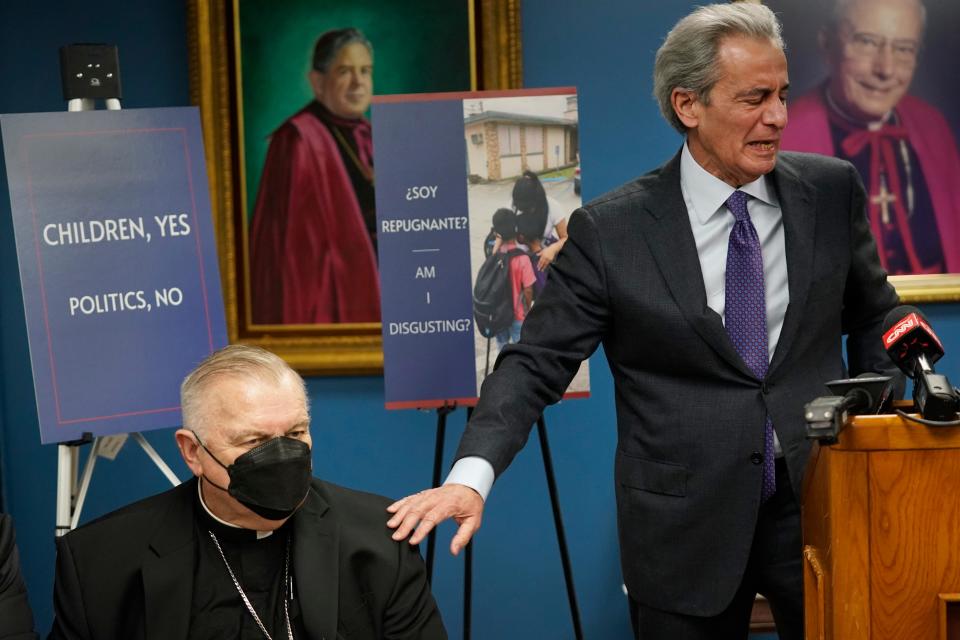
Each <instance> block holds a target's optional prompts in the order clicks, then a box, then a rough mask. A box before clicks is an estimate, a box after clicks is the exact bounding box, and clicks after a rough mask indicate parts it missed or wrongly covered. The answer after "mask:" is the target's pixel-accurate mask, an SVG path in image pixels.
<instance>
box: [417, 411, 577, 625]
mask: <svg viewBox="0 0 960 640" xmlns="http://www.w3.org/2000/svg"><path fill="white" fill-rule="evenodd" d="M456 409H457V405H456V404H452V405H448V404H444V406H442V407H440V408H439V409H437V437H436V444H435V446H434V454H433V482H432V486H434V487H439V486H440V482H441V477H440V476H441V471H442V467H443V448H444V441H445V440H446V430H447V416H448V415H450V414H451V413H453V412H454V411H456ZM472 414H473V407H467V422H469V421H470V417H471V415H472ZM537 436H538V437H539V441H540V453H541V455H542V457H543V470H544V474H545V476H546V480H547V490H548V491H549V493H550V506H551V507H552V508H553V525H554V528H555V529H556V531H557V546H558V547H559V548H560V563H561V565H562V566H563V578H564V582H565V583H566V587H567V602H568V604H569V607H570V618H571V622H572V624H573V634H574V637H575V638H576V639H577V640H583V628H582V625H581V622H580V607H579V605H578V604H577V592H576V590H575V588H574V584H573V567H572V566H571V564H570V553H569V551H568V549H567V536H566V532H565V530H564V526H563V516H562V514H561V512H560V496H559V493H558V492H557V480H556V476H555V475H554V473H553V458H552V457H551V455H550V443H549V442H548V440H547V423H546V421H545V420H544V418H543V416H542V415H541V416H540V417H539V418H538V419H537ZM436 538H437V530H436V528H434V530H433V531H431V532H430V534H429V535H428V536H427V557H426V565H427V579H428V580H430V581H431V582H432V581H433V561H434V557H435V555H436V544H437V541H436ZM463 561H464V566H463V640H470V627H471V614H472V607H471V601H472V593H471V591H472V585H473V540H471V541H470V542H468V543H467V546H466V547H465V548H464V558H463Z"/></svg>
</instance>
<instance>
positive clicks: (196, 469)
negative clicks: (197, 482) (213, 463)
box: [173, 429, 203, 476]
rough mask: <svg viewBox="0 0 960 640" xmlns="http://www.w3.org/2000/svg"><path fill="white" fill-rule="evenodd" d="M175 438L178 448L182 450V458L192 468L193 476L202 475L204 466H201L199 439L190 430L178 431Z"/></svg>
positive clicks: (174, 435)
mask: <svg viewBox="0 0 960 640" xmlns="http://www.w3.org/2000/svg"><path fill="white" fill-rule="evenodd" d="M173 437H174V438H175V439H176V441H177V448H178V449H180V456H181V457H182V458H183V461H184V462H186V463H187V466H188V467H190V471H192V472H193V475H195V476H200V475H202V474H203V466H202V465H201V464H200V444H199V443H198V442H197V437H196V436H195V435H193V432H192V431H189V430H188V429H177V432H176V433H174V434H173Z"/></svg>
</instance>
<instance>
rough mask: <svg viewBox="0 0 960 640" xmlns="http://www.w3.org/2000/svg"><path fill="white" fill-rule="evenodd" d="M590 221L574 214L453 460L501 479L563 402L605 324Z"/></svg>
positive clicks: (602, 277) (602, 282) (598, 255)
mask: <svg viewBox="0 0 960 640" xmlns="http://www.w3.org/2000/svg"><path fill="white" fill-rule="evenodd" d="M592 216H593V214H592V213H590V212H588V211H587V210H585V209H578V210H577V211H575V212H574V214H573V215H572V216H571V217H570V222H569V225H568V227H567V231H568V238H567V242H566V243H565V244H564V247H563V250H562V251H561V252H560V254H559V255H558V257H557V259H556V261H555V262H554V264H553V265H552V266H551V267H550V272H549V276H548V278H547V285H546V287H545V288H544V290H543V292H542V293H541V294H540V297H539V299H538V300H537V302H536V304H534V306H533V309H532V310H531V311H530V314H529V315H528V316H527V318H526V319H525V320H524V323H523V330H522V336H521V340H520V343H519V344H515V345H509V346H507V347H506V348H505V349H504V350H503V352H501V354H500V357H499V358H497V365H496V370H495V371H494V372H493V373H492V374H491V375H490V376H488V377H487V379H486V380H485V381H484V383H483V387H482V390H481V393H480V400H479V402H478V404H477V407H476V409H475V410H474V412H473V417H472V418H471V420H470V424H469V425H468V427H467V430H466V432H465V433H464V436H463V438H462V439H461V440H460V447H459V449H458V451H457V455H456V458H457V459H459V458H462V457H464V456H480V457H482V458H485V459H486V460H487V461H489V462H490V464H491V465H493V469H494V472H495V473H496V475H497V476H499V475H500V474H501V473H502V472H503V470H504V469H506V467H507V465H509V464H510V461H511V460H513V457H514V456H515V455H516V454H517V452H518V451H519V450H520V449H521V448H523V445H524V444H525V443H526V441H527V436H528V435H529V433H530V428H531V427H532V426H533V423H534V422H535V421H536V420H537V418H538V417H539V416H540V414H541V413H542V412H543V409H544V408H545V407H546V406H547V405H550V404H553V403H555V402H557V401H558V400H560V398H561V397H563V393H564V391H566V389H567V386H568V385H569V384H570V381H571V380H572V379H573V376H574V375H576V372H577V369H578V368H579V366H580V363H581V362H582V361H583V360H585V359H587V358H589V357H590V355H591V354H592V353H593V352H594V350H596V348H597V345H598V344H599V343H600V340H601V338H602V337H603V335H604V332H605V331H606V329H607V325H608V322H609V318H610V307H609V304H608V293H607V280H606V274H605V271H604V263H603V252H602V247H601V242H600V235H599V231H598V229H597V225H596V223H595V221H594V219H593V217H592Z"/></svg>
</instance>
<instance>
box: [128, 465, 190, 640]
mask: <svg viewBox="0 0 960 640" xmlns="http://www.w3.org/2000/svg"><path fill="white" fill-rule="evenodd" d="M196 491H197V483H196V480H192V481H190V482H186V483H184V484H183V485H181V486H180V487H179V488H178V489H177V492H178V493H177V494H176V500H175V501H174V502H173V503H172V505H171V507H170V509H169V510H168V511H167V513H166V514H164V516H163V518H161V525H160V527H159V529H158V530H157V532H156V534H155V535H154V537H153V539H152V540H151V541H150V545H149V551H148V552H147V556H146V558H145V559H144V562H143V566H142V569H141V570H142V576H143V592H144V609H145V612H144V615H145V621H144V623H145V629H146V638H147V640H181V639H183V638H186V637H187V632H188V631H189V626H190V607H191V604H192V601H193V573H194V548H195V540H194V512H193V504H194V503H193V501H194V496H195V495H196Z"/></svg>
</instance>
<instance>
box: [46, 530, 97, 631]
mask: <svg viewBox="0 0 960 640" xmlns="http://www.w3.org/2000/svg"><path fill="white" fill-rule="evenodd" d="M53 613H54V619H53V628H52V629H51V630H50V635H49V636H47V640H79V639H83V638H90V630H89V629H88V628H87V616H86V612H85V611H84V605H83V596H82V595H81V590H80V576H79V575H78V574H77V567H76V564H75V563H74V560H73V553H72V551H71V549H70V541H69V539H68V537H63V538H57V568H56V574H55V578H54V585H53Z"/></svg>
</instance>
